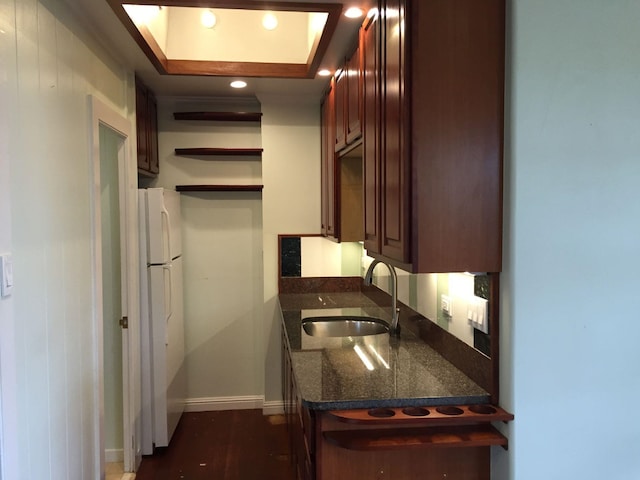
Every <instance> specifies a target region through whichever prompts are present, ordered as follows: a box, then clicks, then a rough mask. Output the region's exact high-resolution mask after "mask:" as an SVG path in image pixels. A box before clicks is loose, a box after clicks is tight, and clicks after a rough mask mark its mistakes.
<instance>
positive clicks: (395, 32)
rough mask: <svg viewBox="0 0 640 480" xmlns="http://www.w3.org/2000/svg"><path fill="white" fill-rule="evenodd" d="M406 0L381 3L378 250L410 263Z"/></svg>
mask: <svg viewBox="0 0 640 480" xmlns="http://www.w3.org/2000/svg"><path fill="white" fill-rule="evenodd" d="M405 3H406V0H386V1H385V2H384V15H383V20H384V28H383V30H382V35H383V36H382V45H383V48H382V55H383V64H384V76H383V78H382V92H383V96H382V117H381V118H382V125H383V128H382V159H383V161H382V163H381V175H380V179H381V188H382V194H381V199H384V201H383V203H382V206H381V208H380V213H381V222H380V226H381V236H380V240H381V246H380V253H381V254H382V255H384V256H386V257H389V258H393V259H394V260H396V261H398V262H402V263H409V262H410V261H411V259H410V256H409V255H410V246H409V222H410V219H409V215H410V208H411V205H410V204H409V198H410V193H411V190H410V188H411V187H410V184H409V167H410V158H409V140H410V137H409V126H408V122H407V119H408V111H409V108H408V107H409V105H408V99H407V98H405V94H406V73H407V67H408V66H407V64H406V48H407V41H406V37H405V35H406V30H405V28H404V25H405V23H406V19H405V15H406V6H405Z"/></svg>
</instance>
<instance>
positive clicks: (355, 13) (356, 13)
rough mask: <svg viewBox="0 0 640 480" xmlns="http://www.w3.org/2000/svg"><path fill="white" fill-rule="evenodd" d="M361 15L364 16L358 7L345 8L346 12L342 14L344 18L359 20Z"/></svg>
mask: <svg viewBox="0 0 640 480" xmlns="http://www.w3.org/2000/svg"><path fill="white" fill-rule="evenodd" d="M362 15H364V12H363V11H362V9H361V8H358V7H350V8H347V11H346V12H344V16H345V17H347V18H360V17H361V16H362Z"/></svg>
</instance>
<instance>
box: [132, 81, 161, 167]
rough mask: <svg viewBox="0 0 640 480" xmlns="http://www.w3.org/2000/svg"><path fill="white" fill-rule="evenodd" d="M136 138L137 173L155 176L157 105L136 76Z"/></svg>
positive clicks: (150, 93)
mask: <svg viewBox="0 0 640 480" xmlns="http://www.w3.org/2000/svg"><path fill="white" fill-rule="evenodd" d="M136 140H137V158H138V173H140V174H142V175H146V176H155V175H157V174H158V172H159V171H160V164H159V159H158V106H157V103H156V97H155V95H154V94H153V92H152V91H151V90H149V89H148V88H147V86H146V85H145V84H144V83H142V81H140V79H138V78H136Z"/></svg>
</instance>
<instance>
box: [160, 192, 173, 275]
mask: <svg viewBox="0 0 640 480" xmlns="http://www.w3.org/2000/svg"><path fill="white" fill-rule="evenodd" d="M160 215H161V216H162V218H164V219H165V227H166V228H165V229H164V231H165V232H167V233H166V238H167V243H166V244H165V245H166V249H167V256H166V257H165V258H164V261H165V262H170V261H171V256H172V252H171V217H170V215H169V210H167V207H165V206H164V205H162V210H161V211H160ZM162 253H163V255H164V250H163V252H162Z"/></svg>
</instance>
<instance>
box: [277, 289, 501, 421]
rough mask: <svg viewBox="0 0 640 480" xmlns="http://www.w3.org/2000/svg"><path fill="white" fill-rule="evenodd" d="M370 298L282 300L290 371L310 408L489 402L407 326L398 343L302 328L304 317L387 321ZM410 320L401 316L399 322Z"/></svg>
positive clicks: (293, 296) (355, 295) (298, 297)
mask: <svg viewBox="0 0 640 480" xmlns="http://www.w3.org/2000/svg"><path fill="white" fill-rule="evenodd" d="M372 298H373V297H372V296H368V295H366V294H365V293H363V292H345V293H299V294H295V293H292V294H280V295H279V300H280V306H281V308H282V313H283V328H284V332H285V335H286V339H287V342H288V346H289V350H290V352H291V363H292V367H293V372H294V376H295V380H296V383H297V386H298V389H299V393H300V395H301V397H302V403H303V404H304V405H305V406H307V407H308V408H311V409H315V410H341V409H353V408H377V407H409V406H434V405H463V404H485V403H489V400H490V396H489V393H488V392H486V391H485V390H483V389H482V388H481V387H480V386H478V385H477V384H476V383H474V382H473V381H472V380H471V379H470V378H469V377H467V376H466V375H465V374H464V373H462V372H461V371H460V370H458V369H457V368H456V367H454V366H453V365H452V364H451V363H450V362H448V361H447V360H446V359H444V358H443V357H442V356H441V355H440V354H439V353H438V352H436V351H435V350H434V349H433V348H431V347H430V346H428V345H427V344H426V343H425V342H424V341H423V340H421V339H419V338H417V337H416V336H415V335H414V334H413V333H412V332H411V331H410V330H409V329H408V328H403V329H402V333H401V336H400V338H399V339H398V338H392V337H390V336H389V335H388V334H382V335H371V336H367V337H339V338H319V337H312V336H310V335H307V334H306V333H305V332H304V331H303V329H302V326H301V323H302V320H303V319H304V318H307V317H310V316H319V315H341V314H349V315H364V316H372V317H378V318H382V319H384V320H386V321H388V320H389V318H390V313H391V312H390V308H389V307H388V306H384V305H383V306H380V304H379V303H381V302H380V301H379V300H378V298H377V297H376V300H378V303H376V301H374V300H373V299H372ZM406 321H407V319H403V316H402V314H401V315H400V325H401V326H402V325H403V323H404V322H406ZM358 350H359V351H360V355H359V354H358ZM362 352H364V353H365V356H366V358H367V359H368V361H369V362H370V366H369V368H367V366H366V365H365V360H363V359H361V355H362ZM371 367H373V369H371Z"/></svg>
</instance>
